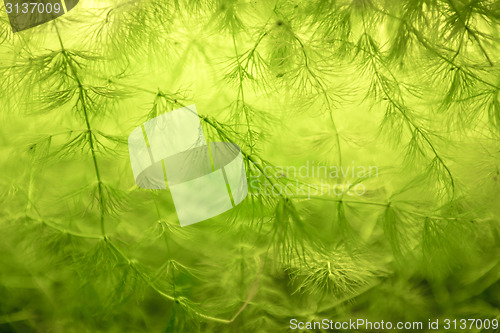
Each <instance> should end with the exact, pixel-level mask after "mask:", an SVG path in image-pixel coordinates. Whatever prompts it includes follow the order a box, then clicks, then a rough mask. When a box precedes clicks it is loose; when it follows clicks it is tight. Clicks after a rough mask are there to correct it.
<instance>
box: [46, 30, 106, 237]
mask: <svg viewBox="0 0 500 333" xmlns="http://www.w3.org/2000/svg"><path fill="white" fill-rule="evenodd" d="M54 26H55V28H56V32H57V38H58V40H59V44H60V46H61V52H62V54H63V56H64V58H65V59H66V61H67V63H68V65H69V68H70V71H71V73H72V75H73V79H74V80H75V82H76V84H77V85H78V94H79V96H78V98H79V100H80V101H81V103H82V109H83V115H84V118H85V126H86V128H87V132H88V140H89V145H90V151H91V154H92V161H93V163H94V171H95V175H96V178H97V191H98V195H99V198H98V201H99V209H100V223H101V234H102V236H103V237H104V239H105V240H107V238H106V231H105V228H104V214H105V206H104V195H103V188H102V179H101V174H100V172H99V165H98V163H97V157H96V153H95V146H94V139H93V138H92V128H91V126H90V120H89V115H88V110H87V106H86V104H85V94H84V88H83V84H82V81H81V80H80V78H79V76H78V71H77V69H76V68H75V66H74V64H73V60H72V59H71V56H69V55H68V53H67V52H66V49H65V48H64V44H63V41H62V38H61V34H60V33H59V29H58V28H57V25H56V24H55V23H54Z"/></svg>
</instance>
